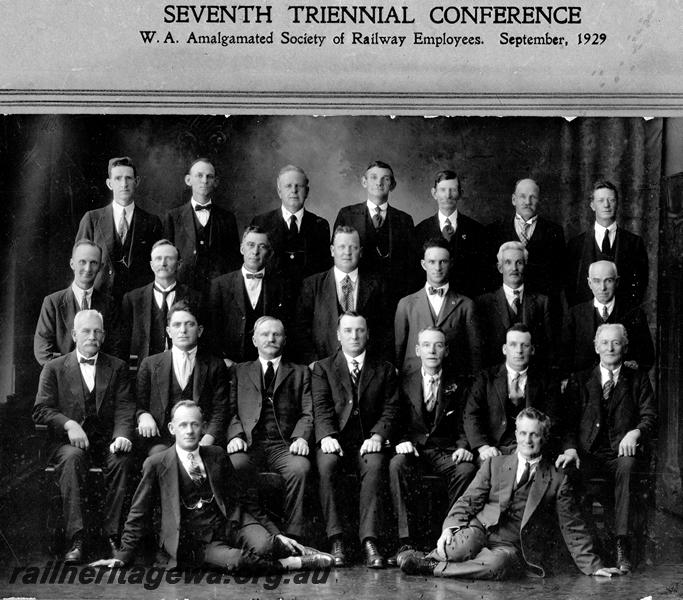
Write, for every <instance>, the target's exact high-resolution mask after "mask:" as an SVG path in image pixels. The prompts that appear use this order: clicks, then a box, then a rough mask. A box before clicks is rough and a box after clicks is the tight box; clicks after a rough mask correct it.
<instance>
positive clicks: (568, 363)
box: [560, 300, 655, 376]
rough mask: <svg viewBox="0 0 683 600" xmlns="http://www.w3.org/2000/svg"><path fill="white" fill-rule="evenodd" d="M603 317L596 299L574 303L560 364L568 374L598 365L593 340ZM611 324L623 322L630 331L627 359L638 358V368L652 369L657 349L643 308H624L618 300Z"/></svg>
mask: <svg viewBox="0 0 683 600" xmlns="http://www.w3.org/2000/svg"><path fill="white" fill-rule="evenodd" d="M602 322H603V321H602V317H600V316H598V313H597V311H596V309H595V306H594V305H593V300H588V301H587V302H582V303H581V304H577V305H576V306H572V307H571V308H570V309H569V312H568V313H567V318H566V319H565V323H564V328H563V332H562V360H561V361H560V366H561V367H562V369H563V370H564V371H565V376H569V374H570V373H574V372H576V371H582V370H584V369H588V368H589V367H591V366H593V365H596V364H598V362H600V357H599V356H598V354H597V353H596V352H595V345H594V343H593V339H594V338H595V332H596V331H597V329H598V326H600V325H601V324H602ZM607 322H608V323H621V324H622V325H623V326H624V327H626V333H627V334H628V352H626V354H625V356H624V360H635V361H636V362H637V363H638V368H639V369H643V370H644V371H649V370H650V369H651V368H652V365H654V363H655V349H654V346H653V344H652V336H651V335H650V328H649V326H648V324H647V317H646V316H645V313H644V312H643V311H642V309H640V308H633V309H628V308H624V306H623V303H622V302H621V301H619V300H617V301H616V302H615V303H614V310H612V314H611V315H610V316H609V319H607Z"/></svg>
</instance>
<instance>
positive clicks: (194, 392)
mask: <svg viewBox="0 0 683 600" xmlns="http://www.w3.org/2000/svg"><path fill="white" fill-rule="evenodd" d="M198 315H199V313H198V311H197V308H196V307H194V306H192V305H191V304H190V303H189V302H187V301H182V302H176V303H175V304H174V305H173V306H171V308H170V309H169V310H168V325H167V327H166V333H167V335H168V337H169V338H170V339H171V349H170V350H167V351H166V352H162V353H161V354H153V355H152V356H148V357H147V358H146V359H145V360H143V361H142V363H141V364H140V367H139V369H138V375H137V394H136V396H137V412H136V417H137V424H138V433H139V434H140V436H141V437H142V438H144V442H145V450H146V451H147V454H148V455H152V454H155V453H156V452H161V451H163V450H165V449H166V448H168V446H170V445H171V444H172V443H173V438H172V436H170V435H169V433H168V423H169V421H170V414H171V409H172V408H173V406H174V405H175V404H176V403H177V402H179V401H180V400H186V399H192V400H194V401H195V402H196V403H197V405H198V406H199V407H200V408H201V409H202V412H203V413H204V414H205V415H206V419H207V422H208V425H207V428H206V433H205V434H204V436H203V437H202V439H201V440H200V444H201V445H202V446H210V445H211V444H217V445H223V443H224V441H225V420H226V418H227V403H228V393H229V387H228V386H229V381H228V371H227V369H226V367H225V364H224V363H223V361H222V360H221V359H219V358H217V357H216V356H213V355H211V354H209V353H207V352H206V351H204V350H202V349H198V347H197V344H198V341H199V337H200V336H201V335H202V333H203V331H204V328H203V326H202V325H201V322H200V320H199V316H198Z"/></svg>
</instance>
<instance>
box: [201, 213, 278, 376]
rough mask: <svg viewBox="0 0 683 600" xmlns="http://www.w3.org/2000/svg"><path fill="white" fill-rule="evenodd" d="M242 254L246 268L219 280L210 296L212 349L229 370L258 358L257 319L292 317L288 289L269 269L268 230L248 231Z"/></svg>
mask: <svg viewBox="0 0 683 600" xmlns="http://www.w3.org/2000/svg"><path fill="white" fill-rule="evenodd" d="M240 253H241V254H242V257H243V259H244V263H243V265H242V268H241V269H239V270H238V271H233V272H231V273H226V274H225V275H221V276H220V277H216V278H215V279H214V280H213V281H212V282H211V291H210V293H209V310H210V313H211V331H210V332H209V337H210V338H211V347H212V349H213V352H214V354H215V355H216V356H220V357H221V358H222V359H223V360H225V364H226V365H227V366H228V367H231V366H232V365H233V364H236V363H241V362H245V361H247V360H255V359H256V357H257V356H258V350H257V349H256V347H255V346H254V344H253V342H252V334H253V332H254V323H256V321H257V319H259V318H260V317H263V316H265V315H270V316H272V317H275V318H276V319H281V320H282V319H285V318H286V317H288V316H289V314H288V313H289V298H288V290H287V285H286V284H285V283H284V282H283V281H282V280H281V279H280V278H278V277H277V276H276V275H275V274H274V273H273V269H272V268H271V267H270V266H268V258H269V257H270V256H271V255H272V253H273V249H272V247H271V245H270V241H269V239H268V234H267V233H266V232H265V230H263V229H261V228H260V227H255V226H251V227H247V228H246V229H245V231H244V235H243V236H242V244H241V245H240Z"/></svg>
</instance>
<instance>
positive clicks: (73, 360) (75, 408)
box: [33, 309, 135, 563]
mask: <svg viewBox="0 0 683 600" xmlns="http://www.w3.org/2000/svg"><path fill="white" fill-rule="evenodd" d="M73 338H74V341H75V342H76V349H75V350H74V351H73V352H70V353H69V354H66V355H65V356H60V357H59V358H55V359H54V360H51V361H50V362H48V363H47V364H46V365H45V366H44V367H43V371H42V372H41V374H40V381H39V383H38V393H37V394H36V401H35V404H34V406H33V420H34V421H35V422H36V423H40V424H44V425H48V426H49V428H50V435H51V438H50V445H51V459H50V460H51V461H52V462H53V463H54V465H55V468H56V471H57V475H58V476H59V488H60V492H61V495H62V506H63V514H64V522H65V529H66V535H67V538H68V539H70V540H71V547H70V549H69V550H68V552H67V553H66V555H65V556H64V562H67V563H80V562H81V561H82V559H83V542H84V538H85V524H84V521H83V510H82V506H81V496H82V495H84V494H85V493H87V491H86V490H85V477H86V474H87V473H88V466H89V465H90V464H91V463H95V464H102V465H103V466H104V482H105V488H106V491H105V496H104V505H103V506H104V514H103V521H102V530H103V532H104V534H105V535H106V536H107V538H108V540H109V544H110V547H111V548H112V549H113V550H116V548H117V544H118V539H119V528H120V526H121V513H122V510H123V502H124V497H125V494H126V487H127V484H128V477H129V475H130V474H131V473H132V468H133V461H132V460H131V453H130V451H131V448H132V444H131V439H132V436H133V417H134V414H135V401H134V400H133V397H132V394H131V390H130V385H129V382H128V366H127V365H126V363H125V362H123V361H122V360H119V359H118V358H115V357H113V356H109V355H107V354H105V353H104V352H100V348H101V346H102V341H103V340H104V325H103V319H102V315H101V314H100V313H98V312H97V311H96V310H92V309H91V310H83V311H80V312H79V313H77V314H76V317H75V318H74V324H73Z"/></svg>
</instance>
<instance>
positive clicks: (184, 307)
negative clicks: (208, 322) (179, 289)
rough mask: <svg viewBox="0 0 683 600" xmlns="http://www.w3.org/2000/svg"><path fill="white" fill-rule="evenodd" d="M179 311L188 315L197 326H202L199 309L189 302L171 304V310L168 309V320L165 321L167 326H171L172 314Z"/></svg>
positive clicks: (179, 301)
mask: <svg viewBox="0 0 683 600" xmlns="http://www.w3.org/2000/svg"><path fill="white" fill-rule="evenodd" d="M181 311H182V312H186V313H190V314H191V315H192V316H193V317H194V318H195V320H196V321H197V325H201V324H202V317H201V315H200V311H199V307H198V306H197V305H196V304H195V303H194V302H190V301H189V300H178V302H174V303H173V305H172V306H171V308H169V309H168V318H167V321H166V322H167V324H168V325H170V324H171V317H172V316H173V313H177V312H181Z"/></svg>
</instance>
